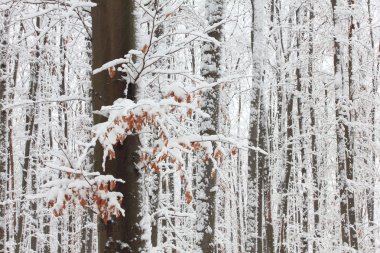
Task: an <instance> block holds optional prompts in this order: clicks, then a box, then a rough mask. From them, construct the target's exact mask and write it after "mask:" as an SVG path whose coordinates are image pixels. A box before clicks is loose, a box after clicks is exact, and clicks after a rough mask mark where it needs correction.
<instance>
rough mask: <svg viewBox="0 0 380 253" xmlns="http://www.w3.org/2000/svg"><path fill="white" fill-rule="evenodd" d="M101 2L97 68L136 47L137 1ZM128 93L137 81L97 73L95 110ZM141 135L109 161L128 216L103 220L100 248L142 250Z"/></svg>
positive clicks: (132, 95) (97, 161)
mask: <svg viewBox="0 0 380 253" xmlns="http://www.w3.org/2000/svg"><path fill="white" fill-rule="evenodd" d="M95 2H96V3H97V6H96V7H94V8H93V9H92V13H91V15H92V24H93V26H92V28H93V34H92V39H93V41H92V43H93V44H92V45H93V68H98V67H100V66H102V65H103V64H105V63H106V62H108V61H111V60H114V59H116V58H122V57H123V56H124V55H125V54H127V53H128V51H129V50H131V49H134V48H135V30H134V18H133V1H125V0H112V1H109V0H96V1H95ZM126 88H127V92H126V93H127V97H128V98H129V99H131V100H136V90H137V87H136V85H135V84H133V83H130V84H126V83H125V81H124V80H123V79H122V78H121V76H120V74H117V75H116V77H114V78H110V77H109V76H108V74H107V73H106V71H103V72H101V73H99V74H97V75H95V76H93V95H92V99H93V110H94V111H95V110H99V109H100V108H101V106H103V105H111V104H112V103H113V102H114V101H115V100H116V99H118V98H122V97H125V93H124V91H125V89H126ZM104 120H105V119H104V117H102V116H101V115H97V114H94V124H97V123H100V122H103V121H104ZM138 147H139V137H138V136H137V135H132V136H128V138H126V140H125V141H124V144H123V145H119V144H118V145H116V146H115V147H114V148H115V153H116V158H115V159H113V160H112V161H110V160H107V162H106V169H105V172H104V173H106V174H112V175H113V176H114V177H116V178H121V179H123V180H124V181H125V183H124V184H118V185H117V187H116V189H115V190H116V191H119V192H121V193H122V194H123V195H124V199H123V203H122V208H123V209H124V210H125V217H119V218H115V219H113V220H111V221H108V222H107V224H103V222H102V221H100V222H99V226H98V233H99V234H98V236H99V237H98V242H99V243H98V251H99V252H100V253H103V252H125V253H127V252H139V251H140V248H142V246H143V243H142V239H141V229H140V227H139V213H140V211H139V210H140V196H139V190H138V189H139V183H138V179H139V171H138V170H137V168H136V166H135V163H137V162H138V159H139V157H138V155H137V151H138ZM102 154H103V150H102V148H101V146H100V145H97V146H96V147H95V153H94V166H95V170H96V171H99V172H102V173H103V169H102V156H103V155H102Z"/></svg>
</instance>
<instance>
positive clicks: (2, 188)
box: [0, 11, 9, 252]
mask: <svg viewBox="0 0 380 253" xmlns="http://www.w3.org/2000/svg"><path fill="white" fill-rule="evenodd" d="M8 16H9V12H8V11H5V12H4V20H5V21H4V24H2V25H3V26H4V27H5V29H4V33H3V34H1V35H0V36H1V37H2V38H1V45H0V155H1V157H0V202H3V201H4V200H5V198H6V172H7V168H6V161H5V160H6V159H4V157H6V155H5V154H6V129H5V127H6V124H7V113H6V111H5V110H3V103H4V101H5V90H6V84H7V80H6V76H7V74H6V72H7V58H8V57H7V49H6V48H7V44H8V42H7V34H8V29H7V26H8V24H7V23H8V21H7V19H8ZM3 36H4V37H3ZM5 209H6V207H5V205H3V204H0V252H2V251H4V248H5V242H6V231H5V230H6V226H5V224H6V222H5V220H4V217H5Z"/></svg>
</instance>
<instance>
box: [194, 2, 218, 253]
mask: <svg viewBox="0 0 380 253" xmlns="http://www.w3.org/2000/svg"><path fill="white" fill-rule="evenodd" d="M223 5H224V4H223V1H222V0H211V1H208V2H206V11H207V18H208V20H209V25H213V24H215V23H218V22H220V21H221V20H222V16H223ZM208 35H209V36H210V37H212V38H214V39H216V40H217V41H221V39H222V27H220V26H219V27H217V28H216V29H214V30H213V31H211V32H209V33H208ZM202 53H203V56H202V61H203V64H204V65H203V66H204V67H203V68H202V69H201V72H202V76H203V77H204V78H205V79H206V81H208V82H210V83H211V82H215V81H217V80H219V78H220V64H221V49H220V47H219V46H217V45H214V44H211V43H205V44H204V46H203V52H202ZM219 97H220V90H219V86H215V87H214V88H213V89H212V90H211V91H207V92H206V94H205V95H204V101H207V102H206V103H205V104H204V105H203V106H202V109H203V111H204V112H206V113H208V114H209V115H210V121H209V122H208V123H207V124H206V127H205V129H202V131H201V134H204V135H215V134H216V133H217V132H218V130H219V129H218V128H219ZM213 169H214V165H213V164H212V162H211V160H210V159H209V161H208V162H207V163H206V165H205V166H204V167H203V168H202V170H203V174H202V175H201V177H202V179H201V185H202V187H203V189H204V196H206V197H205V198H204V199H200V201H202V202H203V204H202V206H204V207H205V210H204V211H203V212H202V215H204V217H201V220H203V225H202V226H201V227H199V230H198V233H200V234H201V235H202V236H201V241H200V242H199V247H200V249H201V250H202V252H210V253H211V252H214V251H215V249H216V248H217V245H215V229H216V227H215V225H216V224H215V223H216V213H215V212H216V191H212V188H213V187H214V186H215V185H216V182H217V179H216V178H217V174H216V173H213ZM209 228H210V229H209Z"/></svg>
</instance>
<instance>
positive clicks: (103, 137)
mask: <svg viewBox="0 0 380 253" xmlns="http://www.w3.org/2000/svg"><path fill="white" fill-rule="evenodd" d="M163 93H164V97H163V99H161V100H159V101H154V100H149V99H142V100H140V101H138V102H137V103H135V102H133V101H131V100H129V99H118V100H117V101H115V102H114V104H113V105H112V106H104V107H103V108H102V109H101V113H103V114H107V115H108V121H107V122H104V123H101V124H98V125H96V126H95V127H94V134H95V136H98V141H99V142H100V144H101V145H102V147H103V149H104V153H103V158H104V159H103V168H105V161H106V159H107V158H108V159H110V160H112V159H114V158H115V151H114V145H116V144H118V143H120V144H123V143H124V140H125V139H126V138H127V136H128V135H132V134H140V135H143V134H149V135H150V137H151V140H152V141H151V142H150V145H145V146H142V147H141V148H140V151H139V154H140V163H139V164H138V166H139V167H140V168H141V169H143V170H144V171H145V172H148V171H153V172H154V173H160V172H161V171H162V170H167V169H168V168H172V169H174V170H175V172H177V173H179V174H180V177H181V180H182V182H183V184H184V186H185V189H186V191H185V198H186V203H187V204H190V203H191V202H192V199H193V197H192V193H191V189H190V186H189V184H188V179H187V178H186V175H187V173H185V171H184V170H185V169H186V161H185V156H186V154H189V153H198V154H200V155H201V156H203V160H204V162H205V163H209V162H211V163H212V164H213V165H214V167H215V170H216V169H217V168H216V167H218V166H219V165H220V163H221V162H222V161H223V157H224V156H225V154H226V152H225V151H224V150H223V148H222V147H221V146H217V147H216V148H213V145H212V143H211V141H210V140H208V139H207V138H203V137H202V136H201V135H200V134H199V133H198V132H197V131H198V130H197V128H195V127H194V126H193V125H191V122H194V119H196V118H202V117H208V115H206V114H204V113H203V112H202V111H201V110H200V108H199V103H198V96H197V95H196V94H195V93H189V92H188V91H186V89H185V88H184V87H180V86H179V85H175V84H174V85H172V87H171V89H166V90H164V91H163ZM215 140H216V139H215Z"/></svg>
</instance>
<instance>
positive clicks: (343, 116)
mask: <svg viewBox="0 0 380 253" xmlns="http://www.w3.org/2000/svg"><path fill="white" fill-rule="evenodd" d="M349 4H352V2H351V1H350V0H349ZM331 5H332V8H333V21H334V27H336V26H337V23H338V20H339V17H337V2H336V0H331ZM350 22H352V16H351V17H350ZM352 27H353V26H352V25H349V32H348V33H349V34H348V39H349V41H350V43H349V48H348V54H349V55H348V58H349V61H348V69H347V72H348V96H347V95H345V89H344V80H343V76H344V73H343V67H344V66H343V65H342V63H341V60H340V59H341V57H342V52H341V47H340V42H339V41H338V39H337V36H336V35H335V36H334V50H335V51H334V74H335V95H336V98H335V106H336V108H335V109H336V120H337V129H336V135H337V150H338V157H337V163H338V175H337V180H338V187H339V194H340V214H341V217H342V218H341V236H342V243H343V244H344V245H346V246H351V247H352V248H354V249H356V250H357V249H358V245H357V237H356V225H355V202H354V193H353V192H352V191H351V190H350V189H349V187H348V185H347V180H352V179H353V139H352V138H351V137H352V136H351V135H352V133H351V131H352V130H351V129H350V127H349V125H348V124H347V122H349V121H351V117H350V114H351V112H350V113H348V112H347V111H346V110H345V108H344V107H346V106H350V101H351V99H352V95H353V93H352V91H353V87H352V85H353V83H352V45H351V38H352ZM339 76H341V77H342V78H341V79H338V77H339Z"/></svg>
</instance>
